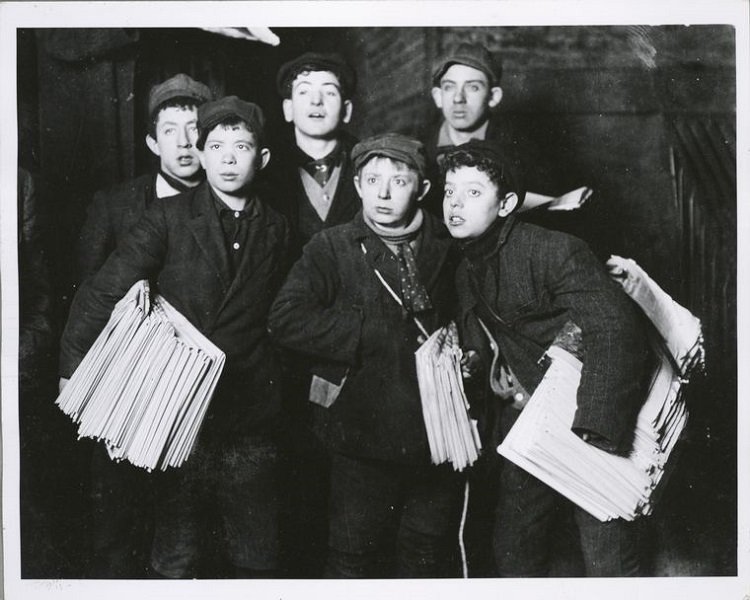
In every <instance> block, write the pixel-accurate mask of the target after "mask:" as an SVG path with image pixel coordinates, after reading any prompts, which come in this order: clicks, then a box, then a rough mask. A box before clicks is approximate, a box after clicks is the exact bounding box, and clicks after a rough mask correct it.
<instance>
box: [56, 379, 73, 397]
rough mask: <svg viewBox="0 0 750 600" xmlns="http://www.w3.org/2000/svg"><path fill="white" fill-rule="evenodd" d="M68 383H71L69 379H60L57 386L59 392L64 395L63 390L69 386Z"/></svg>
mask: <svg viewBox="0 0 750 600" xmlns="http://www.w3.org/2000/svg"><path fill="white" fill-rule="evenodd" d="M68 381H70V380H69V379H68V378H67V377H60V382H59V384H58V386H57V390H58V392H59V393H60V394H62V391H63V388H64V387H65V386H66V385H68Z"/></svg>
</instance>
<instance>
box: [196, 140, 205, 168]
mask: <svg viewBox="0 0 750 600" xmlns="http://www.w3.org/2000/svg"><path fill="white" fill-rule="evenodd" d="M204 150H205V148H204ZM195 153H196V154H197V155H198V160H199V161H200V163H201V168H202V169H203V170H204V171H205V170H206V160H205V154H204V153H203V150H198V147H197V146H196V147H195Z"/></svg>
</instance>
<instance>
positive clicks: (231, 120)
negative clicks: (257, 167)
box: [195, 115, 264, 156]
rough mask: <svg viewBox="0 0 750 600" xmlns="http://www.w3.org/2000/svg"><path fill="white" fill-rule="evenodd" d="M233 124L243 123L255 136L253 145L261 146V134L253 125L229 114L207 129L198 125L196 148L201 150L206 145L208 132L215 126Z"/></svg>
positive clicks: (230, 125) (229, 125) (232, 125)
mask: <svg viewBox="0 0 750 600" xmlns="http://www.w3.org/2000/svg"><path fill="white" fill-rule="evenodd" d="M235 125H244V126H245V129H247V130H248V131H249V132H251V133H252V134H253V135H254V136H255V145H256V147H257V148H258V149H259V150H260V148H262V147H263V141H264V140H263V136H262V135H261V134H260V133H259V132H257V131H255V130H254V129H253V127H252V126H251V125H250V124H249V123H248V122H247V121H245V119H241V118H240V117H237V116H234V115H231V116H229V117H226V118H225V119H222V120H221V121H219V122H218V123H216V125H213V126H212V127H211V128H209V129H205V128H202V127H199V129H198V140H197V141H196V142H195V147H196V148H198V150H203V148H204V147H205V146H206V139H207V138H208V134H209V133H211V132H212V131H213V130H214V129H216V128H217V127H224V128H228V127H234V126H235ZM258 155H259V156H260V152H258Z"/></svg>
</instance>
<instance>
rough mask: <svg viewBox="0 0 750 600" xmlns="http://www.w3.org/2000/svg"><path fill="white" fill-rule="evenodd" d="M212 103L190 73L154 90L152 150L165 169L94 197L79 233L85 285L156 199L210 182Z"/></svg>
mask: <svg viewBox="0 0 750 600" xmlns="http://www.w3.org/2000/svg"><path fill="white" fill-rule="evenodd" d="M212 98H213V94H212V93H211V90H210V89H209V88H208V86H206V85H205V84H203V83H201V82H199V81H195V80H193V79H192V78H190V77H189V76H188V75H185V74H184V73H179V74H177V75H175V76H174V77H170V78H169V79H167V80H166V81H163V82H161V83H159V84H157V85H155V86H153V87H152V88H151V90H150V92H149V97H148V119H149V121H148V132H147V134H146V146H148V149H149V150H150V151H151V152H152V153H153V154H154V155H155V156H156V157H157V158H158V160H159V167H158V169H157V170H156V171H154V172H152V173H147V174H145V175H142V176H140V177H137V178H136V179H133V180H131V181H127V182H124V183H120V184H117V185H115V186H114V187H112V188H110V189H108V190H102V191H99V192H97V193H96V194H94V197H93V199H92V201H91V204H90V205H89V207H88V211H87V218H86V221H85V223H84V225H83V227H82V228H81V231H80V233H79V239H78V245H77V276H78V280H79V281H84V280H86V279H88V278H89V277H91V276H92V275H93V274H94V273H96V271H97V270H98V269H99V268H100V267H101V266H102V265H103V264H104V261H105V260H107V257H108V256H109V255H110V253H111V252H112V250H114V249H115V246H116V245H117V243H118V242H119V241H120V240H121V239H122V238H123V237H124V236H125V234H126V233H127V232H128V230H129V229H130V228H131V227H132V226H133V225H134V224H135V223H136V222H137V221H138V219H140V217H141V216H142V215H143V213H144V212H145V211H146V208H147V207H148V205H149V204H151V202H152V201H153V200H154V199H155V198H167V197H169V196H175V195H177V194H180V193H182V192H186V191H187V190H189V189H190V188H194V187H196V186H197V185H199V184H200V183H201V182H202V181H203V180H204V174H203V169H202V168H201V165H200V161H199V160H198V155H197V153H196V151H195V140H196V137H197V135H198V130H197V119H198V112H197V111H198V107H199V106H200V105H201V104H203V103H204V102H206V101H208V100H211V99H212Z"/></svg>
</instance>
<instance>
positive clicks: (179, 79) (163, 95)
mask: <svg viewBox="0 0 750 600" xmlns="http://www.w3.org/2000/svg"><path fill="white" fill-rule="evenodd" d="M173 98H192V99H193V100H195V103H196V105H198V106H200V105H201V104H203V103H204V102H207V101H208V100H211V99H212V98H213V94H212V93H211V90H210V89H208V86H207V85H206V84H204V83H201V82H200V81H195V80H194V79H192V78H191V77H188V76H187V75H185V74H184V73H178V74H177V75H175V76H174V77H170V78H169V79H167V80H166V81H162V82H161V83H158V84H156V85H155V86H153V87H152V88H151V91H150V92H149V94H148V114H149V115H151V116H153V114H154V111H155V110H156V109H157V108H158V107H159V106H160V105H161V104H164V102H166V101H167V100H172V99H173Z"/></svg>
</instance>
